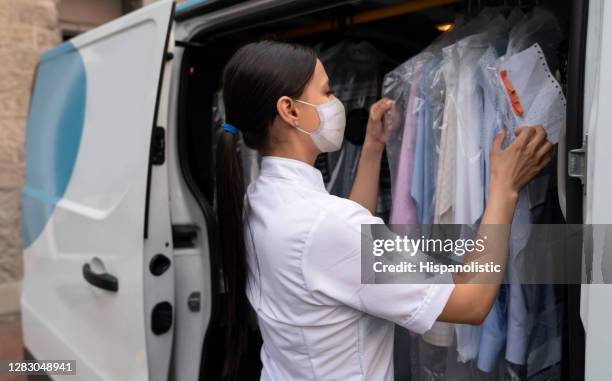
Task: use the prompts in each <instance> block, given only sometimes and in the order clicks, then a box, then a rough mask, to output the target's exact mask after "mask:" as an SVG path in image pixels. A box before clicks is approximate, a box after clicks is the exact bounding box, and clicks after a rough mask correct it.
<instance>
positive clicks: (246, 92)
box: [216, 41, 317, 376]
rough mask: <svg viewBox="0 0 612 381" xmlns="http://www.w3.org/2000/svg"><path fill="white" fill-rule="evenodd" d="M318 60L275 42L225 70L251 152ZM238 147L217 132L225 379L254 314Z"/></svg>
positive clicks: (230, 116)
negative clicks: (281, 101)
mask: <svg viewBox="0 0 612 381" xmlns="http://www.w3.org/2000/svg"><path fill="white" fill-rule="evenodd" d="M316 60H317V56H316V54H315V52H314V51H313V50H312V49H310V48H307V47H304V46H300V45H294V44H288V43H282V42H275V41H260V42H254V43H249V44H247V45H244V46H242V47H241V48H240V49H238V51H236V53H234V55H233V56H232V58H231V59H230V60H229V62H228V63H227V65H226V66H225V69H224V71H223V102H224V104H225V119H226V122H227V123H229V124H232V125H233V126H235V127H236V128H238V129H239V130H240V132H241V133H242V136H243V139H244V142H245V144H246V145H247V146H248V147H249V148H252V149H256V150H263V149H265V148H267V147H268V144H269V142H268V131H269V127H270V125H271V124H272V122H273V121H274V118H275V117H276V115H277V111H276V103H277V101H278V99H279V98H280V97H282V96H284V95H286V96H289V97H299V96H300V95H301V94H302V92H303V91H304V89H305V87H306V85H307V84H308V82H309V80H310V78H311V77H312V75H313V73H314V69H315V64H316ZM237 144H238V136H237V135H235V134H232V133H231V132H227V131H222V132H221V133H220V134H219V138H218V141H217V156H216V167H217V168H216V186H217V189H216V194H217V216H218V220H219V231H220V242H221V253H222V256H223V273H224V277H225V288H226V293H227V317H228V329H227V338H226V350H227V354H226V357H225V366H224V375H225V376H228V375H230V374H232V373H234V372H235V371H236V370H237V369H238V366H239V362H240V357H241V355H242V353H244V351H245V350H246V346H247V340H246V338H247V335H248V319H249V310H250V309H249V304H248V300H247V297H246V284H247V271H248V269H247V261H246V250H245V238H244V231H245V230H244V222H245V220H244V217H245V216H244V215H243V213H244V194H245V183H244V176H243V172H242V165H241V162H240V159H239V157H238V152H237Z"/></svg>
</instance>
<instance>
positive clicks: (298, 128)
mask: <svg viewBox="0 0 612 381" xmlns="http://www.w3.org/2000/svg"><path fill="white" fill-rule="evenodd" d="M291 99H293V100H294V101H296V102H300V103H304V104H307V105H309V106H312V107H315V108H316V107H317V105H313V104H312V103H308V102H306V101H303V100H301V99H295V98H291ZM294 127H295V128H297V130H298V131H301V132H303V133H305V134H306V135H312V132H308V131H306V130H303V129H301V128H300V127H298V125H297V124H296V125H295V126H294Z"/></svg>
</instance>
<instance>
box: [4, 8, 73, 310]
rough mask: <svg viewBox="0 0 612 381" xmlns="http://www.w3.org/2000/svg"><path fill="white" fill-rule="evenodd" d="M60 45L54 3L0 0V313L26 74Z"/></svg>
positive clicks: (10, 280)
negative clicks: (46, 53) (41, 56)
mask: <svg viewBox="0 0 612 381" xmlns="http://www.w3.org/2000/svg"><path fill="white" fill-rule="evenodd" d="M60 41H61V39H60V31H59V28H58V11H57V4H56V0H0V62H1V63H2V64H0V313H2V312H6V311H7V310H12V309H15V306H16V305H18V302H19V293H18V291H19V281H20V279H21V277H22V272H23V270H22V260H21V239H20V238H21V230H20V192H21V189H20V187H21V185H22V182H23V168H24V156H25V153H24V132H25V120H26V114H27V110H28V105H29V101H30V88H31V85H32V76H33V74H34V70H35V67H36V62H37V60H38V56H39V55H40V53H41V52H43V51H44V50H46V49H48V48H49V47H51V46H53V45H55V44H57V43H58V42H60Z"/></svg>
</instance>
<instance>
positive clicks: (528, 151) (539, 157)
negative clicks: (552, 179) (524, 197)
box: [489, 126, 552, 196]
mask: <svg viewBox="0 0 612 381" xmlns="http://www.w3.org/2000/svg"><path fill="white" fill-rule="evenodd" d="M514 134H515V135H516V139H515V140H514V141H513V142H512V144H510V145H509V146H508V147H507V148H506V149H502V148H501V145H502V142H503V141H504V136H505V130H502V131H500V132H499V133H498V134H497V135H496V136H495V139H494V140H493V148H492V150H491V182H490V185H489V186H490V190H489V193H490V194H492V193H497V192H505V193H508V192H509V193H510V194H512V195H515V196H516V195H518V192H519V191H520V190H521V189H522V188H523V187H524V186H525V185H526V184H527V183H528V182H529V181H530V180H531V179H532V178H533V177H534V176H535V175H537V174H538V172H540V171H541V170H542V168H544V167H545V166H546V164H548V163H549V162H550V160H551V154H550V149H551V148H552V143H550V142H549V141H548V140H547V139H546V131H545V130H544V128H542V126H534V127H520V128H517V129H516V130H515V131H514Z"/></svg>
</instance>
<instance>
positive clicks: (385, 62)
mask: <svg viewBox="0 0 612 381" xmlns="http://www.w3.org/2000/svg"><path fill="white" fill-rule="evenodd" d="M319 58H320V60H321V62H322V63H323V65H324V66H325V70H326V72H327V75H328V76H329V79H330V89H331V91H332V93H333V94H334V95H335V96H336V97H337V98H338V99H340V100H341V101H342V103H343V104H344V107H345V110H346V112H347V122H346V129H345V140H344V142H343V144H342V148H341V149H340V150H339V151H336V152H330V153H326V154H323V155H321V156H320V158H319V162H318V163H317V165H318V166H317V168H320V167H321V166H322V165H325V166H326V168H325V169H326V170H327V171H328V173H329V177H328V178H327V179H325V180H326V182H325V186H326V188H327V190H328V192H329V193H330V194H333V195H336V196H340V197H348V196H349V195H350V193H351V190H352V187H353V181H354V180H355V177H356V175H357V168H358V164H359V156H360V154H361V146H362V145H363V140H364V138H365V133H366V128H367V120H368V114H369V108H370V106H371V105H372V103H374V102H376V101H377V100H378V99H380V89H381V84H382V74H383V73H384V72H386V71H388V70H389V69H390V68H392V67H395V66H396V65H397V62H395V61H394V60H392V59H391V58H389V57H388V56H386V55H385V54H384V53H382V52H380V51H379V50H378V49H376V48H375V47H374V46H372V45H371V44H370V43H368V42H365V41H363V42H350V41H342V42H340V43H339V44H337V45H334V46H332V47H329V48H328V49H325V50H324V51H322V52H320V53H319ZM385 164H387V161H386V160H385V161H384V163H383V165H385ZM385 176H389V171H388V170H387V169H386V168H381V178H380V183H379V185H380V186H379V197H378V205H377V214H378V215H379V216H380V217H382V218H383V219H385V220H387V219H388V215H389V212H390V209H391V195H390V193H391V190H390V184H389V180H388V178H386V177H385Z"/></svg>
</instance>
